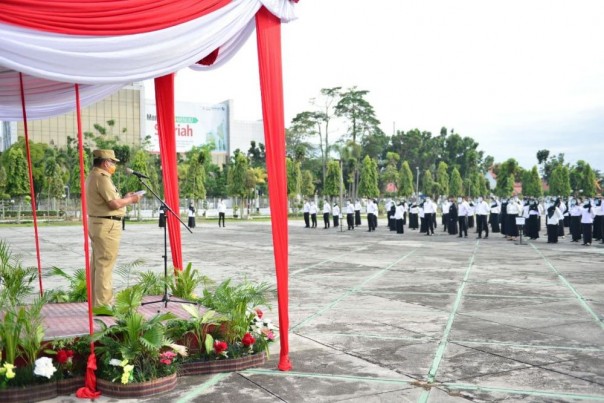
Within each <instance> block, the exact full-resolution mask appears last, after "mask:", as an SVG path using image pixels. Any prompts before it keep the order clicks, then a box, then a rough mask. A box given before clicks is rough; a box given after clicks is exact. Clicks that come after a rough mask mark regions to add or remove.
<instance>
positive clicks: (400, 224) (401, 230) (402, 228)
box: [394, 218, 405, 234]
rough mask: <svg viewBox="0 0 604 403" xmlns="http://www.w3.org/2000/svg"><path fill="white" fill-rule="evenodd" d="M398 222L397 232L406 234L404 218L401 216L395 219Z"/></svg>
mask: <svg viewBox="0 0 604 403" xmlns="http://www.w3.org/2000/svg"><path fill="white" fill-rule="evenodd" d="M394 221H395V223H396V233H397V234H404V233H405V226H404V225H403V219H402V218H401V219H400V220H394Z"/></svg>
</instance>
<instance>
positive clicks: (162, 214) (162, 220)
mask: <svg viewBox="0 0 604 403" xmlns="http://www.w3.org/2000/svg"><path fill="white" fill-rule="evenodd" d="M158 225H159V227H160V228H163V227H165V226H166V210H165V206H164V205H163V204H162V205H161V206H159V224H158Z"/></svg>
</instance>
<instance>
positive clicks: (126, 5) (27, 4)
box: [0, 0, 231, 35]
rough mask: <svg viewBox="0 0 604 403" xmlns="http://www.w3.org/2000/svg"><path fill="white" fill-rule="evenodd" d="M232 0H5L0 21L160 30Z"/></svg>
mask: <svg viewBox="0 0 604 403" xmlns="http://www.w3.org/2000/svg"><path fill="white" fill-rule="evenodd" d="M230 2H231V0H178V1H175V0H153V1H149V0H121V1H116V0H80V1H66V0H2V2H0V22H4V23H7V24H13V25H17V26H20V27H27V28H32V29H36V30H40V31H48V32H54V33H60V34H72V35H127V34H136V33H141V32H151V31H157V30H160V29H163V28H168V27H172V26H175V25H178V24H182V23H183V22H187V21H191V20H194V19H197V18H199V17H201V16H203V15H206V14H209V13H211V12H213V11H216V10H219V9H220V8H222V7H224V6H225V5H227V4H229V3H230Z"/></svg>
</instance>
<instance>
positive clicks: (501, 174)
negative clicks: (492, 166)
mask: <svg viewBox="0 0 604 403" xmlns="http://www.w3.org/2000/svg"><path fill="white" fill-rule="evenodd" d="M520 171H521V169H520V166H519V165H518V161H516V160H515V159H514V158H509V159H508V160H506V161H505V162H503V163H502V164H501V165H500V166H499V170H498V172H497V185H496V186H495V194H496V195H497V196H500V197H509V196H511V195H512V193H514V183H515V182H516V179H517V175H518V174H519V173H520ZM510 176H511V178H510Z"/></svg>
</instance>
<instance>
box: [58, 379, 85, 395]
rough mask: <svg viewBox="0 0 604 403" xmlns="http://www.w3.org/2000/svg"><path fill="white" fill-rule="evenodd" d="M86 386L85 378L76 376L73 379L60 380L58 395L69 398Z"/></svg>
mask: <svg viewBox="0 0 604 403" xmlns="http://www.w3.org/2000/svg"><path fill="white" fill-rule="evenodd" d="M83 386H84V377H83V376H75V377H73V378H65V379H59V380H58V381H57V394H58V395H59V396H67V395H71V394H74V393H76V391H77V390H78V389H79V388H81V387H83Z"/></svg>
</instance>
